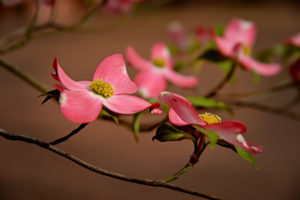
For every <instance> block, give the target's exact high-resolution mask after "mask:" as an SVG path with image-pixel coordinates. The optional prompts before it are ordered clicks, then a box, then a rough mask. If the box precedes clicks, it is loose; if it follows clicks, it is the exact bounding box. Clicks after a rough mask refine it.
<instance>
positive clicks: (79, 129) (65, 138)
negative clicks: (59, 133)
mask: <svg viewBox="0 0 300 200" xmlns="http://www.w3.org/2000/svg"><path fill="white" fill-rule="evenodd" d="M87 125H88V123H85V124H80V125H79V127H78V128H76V129H74V130H73V131H72V132H71V133H69V134H68V135H66V136H64V137H62V138H59V139H57V140H54V141H52V142H49V144H51V145H56V144H59V143H62V142H65V141H66V140H68V139H69V138H70V137H72V136H73V135H75V134H77V133H79V131H81V130H82V129H84V127H86V126H87Z"/></svg>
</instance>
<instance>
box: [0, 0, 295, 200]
mask: <svg viewBox="0 0 300 200" xmlns="http://www.w3.org/2000/svg"><path fill="white" fill-rule="evenodd" d="M60 3H61V2H60ZM69 6H70V5H68V6H67V7H64V10H63V13H62V12H59V14H58V16H57V17H58V19H60V21H64V23H69V22H70V21H72V20H74V17H75V18H76V17H77V16H73V15H74V13H78V12H79V11H80V10H79V8H78V7H69ZM0 12H1V13H0V33H1V35H4V34H5V33H8V32H9V31H11V30H14V29H16V28H17V27H19V26H21V25H23V24H25V23H26V22H28V15H26V14H25V13H23V14H22V13H21V14H16V13H15V12H12V11H5V12H4V11H0ZM45 13H46V11H45ZM46 14H47V13H46ZM233 17H241V18H244V19H247V20H253V21H254V22H255V23H256V24H257V26H258V30H259V34H258V39H257V43H256V45H255V49H262V48H264V47H267V46H269V45H272V44H274V43H280V42H283V41H284V40H285V39H286V38H288V37H289V36H291V35H293V34H295V33H297V32H299V31H300V23H299V19H300V13H299V6H298V5H297V4H292V3H289V1H286V2H285V3H273V2H272V1H268V2H267V3H262V2H260V1H259V2H257V3H254V4H246V3H240V2H238V3H232V2H230V1H226V2H225V3H224V2H223V3H220V2H219V1H205V3H202V2H201V1H187V2H186V3H182V4H175V5H173V6H168V7H164V8H160V9H155V10H153V11H152V12H146V13H143V14H139V15H137V16H135V17H131V18H126V20H119V17H110V16H107V15H101V14H99V15H98V16H97V17H96V18H94V20H92V21H91V22H90V23H89V24H88V25H87V26H85V27H84V28H81V29H79V30H77V31H75V32H66V33H61V34H54V35H48V36H46V37H39V38H36V39H35V40H34V41H32V42H30V43H29V44H28V45H27V46H26V47H24V48H22V49H19V50H17V51H14V52H12V53H9V54H7V55H5V58H7V59H9V60H10V61H11V62H12V63H14V64H16V65H17V66H20V67H22V69H24V70H26V71H28V72H31V73H32V74H34V75H36V76H37V77H38V78H39V79H40V80H42V81H43V82H45V83H46V84H48V85H52V84H53V83H54V81H53V80H52V78H51V77H50V73H51V72H52V66H51V65H52V61H53V58H54V57H58V59H59V60H60V64H61V65H62V67H63V68H64V70H65V71H66V72H67V73H68V74H69V75H70V76H71V77H72V78H73V79H75V80H84V79H89V78H91V76H92V74H93V71H94V69H95V68H96V66H97V64H98V63H99V62H100V61H101V60H102V59H103V58H105V57H106V56H108V55H110V54H112V53H118V52H120V53H124V51H125V48H126V46H127V45H129V44H131V45H134V46H135V47H136V48H137V50H138V52H140V53H141V55H143V56H144V57H145V58H147V57H148V56H149V48H150V47H151V45H152V44H153V43H154V42H157V41H168V39H167V35H166V24H167V23H168V22H170V21H172V20H179V21H181V22H183V23H184V24H185V25H186V26H187V27H188V28H190V29H191V30H192V29H193V28H194V27H195V26H196V25H197V24H202V25H206V26H214V25H215V24H219V23H227V22H228V21H229V20H230V19H231V18H233ZM112 24H113V25H112ZM103 26H104V28H103ZM101 27H102V28H101ZM129 71H130V73H134V71H133V70H129ZM239 76H240V77H239V78H238V80H237V82H236V84H234V85H230V86H228V87H226V88H225V89H227V90H231V91H244V90H253V89H256V88H260V87H264V86H268V85H271V84H272V83H275V82H278V81H281V80H283V79H287V78H288V77H287V75H286V68H284V69H283V73H282V74H280V75H278V76H276V77H272V78H264V79H263V80H262V81H261V82H260V83H259V84H253V83H252V75H251V73H246V72H244V71H241V70H239ZM221 77H222V74H221V73H220V72H219V70H218V69H217V68H216V67H213V66H206V67H205V68H204V69H203V70H202V72H201V73H200V75H199V79H200V83H199V86H198V89H199V93H200V94H201V93H202V94H203V93H204V92H205V91H207V90H209V88H211V87H212V86H213V85H214V84H215V83H217V81H218V80H219V79H220V78H221ZM0 83H1V84H0V91H1V96H0V97H1V104H0V128H2V129H4V130H7V131H11V132H15V133H20V134H26V135H30V136H33V137H37V138H40V139H42V140H45V141H50V140H53V139H55V138H58V137H61V136H63V135H65V134H66V133H67V132H69V131H70V130H72V129H73V128H75V127H76V125H74V124H72V123H71V122H69V121H67V120H66V119H65V118H64V117H63V116H62V114H61V113H60V111H59V108H58V106H57V104H55V103H53V102H49V103H47V104H46V105H44V106H41V105H40V103H41V100H42V99H41V98H38V97H37V96H38V95H39V94H40V93H39V92H37V91H35V90H34V89H32V88H31V87H30V86H28V85H27V84H25V83H24V82H22V81H21V80H18V79H17V78H16V77H14V76H13V75H12V74H10V73H9V72H7V71H5V70H4V69H2V68H0ZM169 90H171V91H178V92H181V91H180V90H178V89H176V88H175V87H169ZM186 94H192V91H187V93H186ZM294 94H295V93H294V91H293V90H289V91H287V92H284V93H282V94H280V95H275V96H273V97H271V98H269V99H266V100H265V99H262V102H263V103H267V104H271V105H281V104H282V103H284V102H286V101H287V100H288V99H289V98H291V97H293V96H294ZM293 111H294V112H298V113H299V106H298V107H295V108H294V109H293ZM221 116H223V118H225V119H237V120H241V121H243V122H244V123H245V124H246V125H247V127H248V132H247V134H246V138H247V139H249V141H253V142H255V143H258V144H261V145H262V146H264V149H265V151H264V153H263V154H260V155H257V156H255V159H256V161H257V164H258V166H259V167H260V170H259V171H255V169H254V168H253V166H251V165H250V164H249V163H247V162H246V161H244V160H243V159H241V158H239V157H238V156H237V155H236V154H234V153H232V152H231V151H229V150H226V149H225V150H224V149H223V148H220V147H216V148H215V149H213V150H211V149H208V150H207V151H206V152H205V153H204V155H203V157H202V158H201V161H200V162H199V163H198V164H197V165H196V166H195V167H194V168H193V169H192V170H190V172H188V173H187V174H185V175H184V176H183V177H181V178H180V179H179V180H177V181H175V182H174V183H176V184H178V185H182V186H186V187H188V188H192V189H195V190H199V191H202V192H206V193H212V194H215V195H217V196H221V197H224V198H226V199H245V200H252V199H299V198H300V192H299V186H300V181H299V178H300V174H299V168H300V161H299V154H300V150H299V140H300V135H299V134H300V133H299V128H300V124H299V122H296V121H294V120H291V119H287V118H285V117H283V116H278V115H273V114H269V113H264V112H260V111H254V110H250V109H238V110H236V114H235V116H233V117H231V116H228V115H227V114H224V113H221ZM151 119H154V117H151ZM153 134H154V132H151V133H148V134H143V135H141V136H140V142H139V143H136V142H135V141H134V139H133V137H132V133H131V132H130V131H128V130H127V129H125V128H123V127H117V126H116V125H115V124H113V123H111V122H103V121H96V122H94V123H92V124H91V125H89V126H88V127H87V128H86V129H84V131H82V132H81V133H80V134H78V135H76V136H74V137H73V138H71V139H70V140H69V141H67V142H65V143H63V144H60V145H58V146H59V148H62V149H64V150H65V151H67V152H70V153H72V154H74V155H76V156H78V157H80V158H81V159H83V160H86V161H88V162H90V163H92V164H94V165H97V166H99V167H101V168H104V169H108V170H112V171H116V172H119V173H122V174H126V175H128V176H133V177H140V178H150V179H162V178H164V177H166V176H169V175H172V174H173V173H175V172H176V170H178V169H179V168H181V167H182V166H183V165H184V164H185V162H186V161H187V160H188V158H189V155H190V153H191V151H192V145H191V143H190V142H188V141H182V142H170V143H159V142H152V140H151V137H152V136H153ZM0 199H1V200H6V199H174V200H175V199H196V198H195V197H193V196H190V195H187V194H182V193H178V192H174V191H169V190H166V189H160V188H151V187H147V186H141V185H136V184H132V183H126V182H122V181H118V180H115V179H112V178H108V177H105V176H101V175H97V174H94V173H92V172H90V171H88V170H86V169H83V168H81V167H79V166H77V165H75V164H73V163H71V162H70V161H68V160H66V159H63V158H61V157H59V156H57V155H55V154H53V153H51V152H49V151H46V150H42V149H40V148H38V147H36V146H33V145H29V144H25V143H21V142H12V141H8V140H5V139H3V138H0Z"/></svg>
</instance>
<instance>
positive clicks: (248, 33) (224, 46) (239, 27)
mask: <svg viewBox="0 0 300 200" xmlns="http://www.w3.org/2000/svg"><path fill="white" fill-rule="evenodd" d="M255 39H256V26H255V24H254V23H253V22H250V21H244V20H242V19H233V20H231V21H230V22H229V24H228V25H227V26H226V28H225V32H224V36H222V37H221V36H217V35H215V34H213V40H214V41H215V42H216V44H217V47H218V49H219V51H220V52H221V53H222V54H223V55H224V56H226V57H230V58H235V59H237V60H238V62H239V63H241V64H242V65H243V66H244V67H245V68H246V69H250V70H253V71H254V72H256V73H257V74H260V75H264V76H272V75H275V74H277V73H278V72H279V71H280V69H281V67H280V65H279V64H267V63H261V62H259V61H257V60H255V59H254V58H252V57H251V51H252V46H253V43H254V41H255Z"/></svg>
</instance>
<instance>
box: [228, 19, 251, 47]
mask: <svg viewBox="0 0 300 200" xmlns="http://www.w3.org/2000/svg"><path fill="white" fill-rule="evenodd" d="M256 32H257V31H256V26H255V24H254V23H253V22H250V21H245V20H242V19H233V20H231V21H230V22H229V24H228V25H227V27H226V29H225V33H224V37H225V38H226V39H228V40H230V41H232V42H234V43H242V44H246V45H247V46H249V47H250V48H251V47H252V46H253V43H254V42H255V39H256Z"/></svg>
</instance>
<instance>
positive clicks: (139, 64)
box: [126, 43, 198, 98]
mask: <svg viewBox="0 0 300 200" xmlns="http://www.w3.org/2000/svg"><path fill="white" fill-rule="evenodd" d="M126 55H127V59H128V61H129V63H130V64H131V65H132V66H133V67H135V68H136V69H138V70H140V72H139V74H138V75H137V76H136V77H135V80H134V81H135V83H136V84H137V86H138V88H139V91H140V93H141V94H142V95H143V96H144V97H154V98H156V97H158V96H159V94H160V92H162V91H163V90H165V89H166V84H167V81H166V80H169V81H171V82H172V83H174V84H175V85H178V86H181V87H183V88H190V87H194V86H195V85H197V83H198V78H197V77H195V76H183V75H181V74H179V73H177V72H175V71H174V70H173V67H174V66H173V62H172V58H171V55H170V52H169V50H168V47H167V46H166V45H165V44H164V43H156V44H154V45H153V47H152V50H151V60H150V61H148V60H145V59H143V58H141V57H140V56H139V55H138V54H137V53H136V51H135V49H134V48H133V47H132V46H129V47H128V48H127V50H126Z"/></svg>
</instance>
